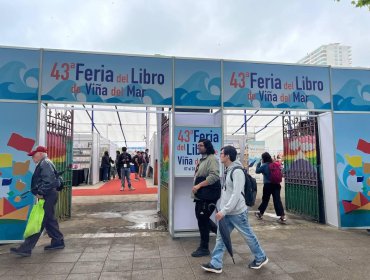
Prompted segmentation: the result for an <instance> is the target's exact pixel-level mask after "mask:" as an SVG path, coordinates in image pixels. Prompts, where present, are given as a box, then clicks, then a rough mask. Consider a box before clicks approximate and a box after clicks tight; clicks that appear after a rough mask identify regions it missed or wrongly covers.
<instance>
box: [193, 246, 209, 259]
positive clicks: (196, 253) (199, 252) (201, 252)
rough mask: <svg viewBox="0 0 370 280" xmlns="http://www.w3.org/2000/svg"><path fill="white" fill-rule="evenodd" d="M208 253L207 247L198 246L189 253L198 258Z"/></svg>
mask: <svg viewBox="0 0 370 280" xmlns="http://www.w3.org/2000/svg"><path fill="white" fill-rule="evenodd" d="M209 254H210V253H209V250H208V249H203V248H198V249H196V250H195V251H194V252H193V253H191V256H192V257H194V258H199V257H204V256H209Z"/></svg>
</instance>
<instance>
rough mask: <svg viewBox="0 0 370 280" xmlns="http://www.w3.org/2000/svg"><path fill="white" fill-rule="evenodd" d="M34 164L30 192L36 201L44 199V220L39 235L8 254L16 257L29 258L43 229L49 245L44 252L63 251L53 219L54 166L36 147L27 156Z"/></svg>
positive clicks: (56, 185)
mask: <svg viewBox="0 0 370 280" xmlns="http://www.w3.org/2000/svg"><path fill="white" fill-rule="evenodd" d="M28 155H29V156H32V160H33V161H34V163H35V164H36V168H35V171H34V173H33V175H32V181H31V192H32V193H33V194H34V195H35V196H36V197H37V198H38V199H45V203H44V211H45V215H44V220H43V222H42V227H41V230H40V232H39V233H36V234H34V235H31V236H30V237H27V238H26V239H25V240H24V242H23V243H22V244H21V245H20V246H19V247H18V248H11V249H10V252H11V253H13V254H16V255H20V256H25V257H29V256H31V252H32V249H33V248H34V247H35V245H36V243H37V241H38V240H39V238H40V236H41V233H42V231H43V229H44V228H45V230H46V232H47V233H48V235H49V237H50V238H51V244H50V245H48V246H45V247H44V250H54V249H63V248H64V240H63V234H62V233H61V232H60V230H59V225H58V221H57V220H56V218H55V204H56V203H57V201H58V192H57V190H56V188H57V187H58V180H57V178H56V170H55V167H54V164H53V163H52V162H51V161H50V160H49V159H48V158H47V149H46V147H43V146H38V147H37V148H36V150H34V151H32V152H30V153H29V154H28Z"/></svg>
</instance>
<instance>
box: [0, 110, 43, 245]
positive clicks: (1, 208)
mask: <svg viewBox="0 0 370 280" xmlns="http://www.w3.org/2000/svg"><path fill="white" fill-rule="evenodd" d="M0 112H1V118H0V127H1V137H0V240H1V241H2V242H7V241H14V240H22V239H23V232H24V229H25V227H26V222H27V218H28V215H29V213H30V210H31V208H32V205H33V202H34V196H33V195H32V194H31V193H30V188H31V178H32V173H33V169H34V163H33V162H32V160H31V158H30V157H29V156H27V153H28V152H30V151H31V150H32V148H33V146H34V144H35V139H36V131H37V125H36V123H37V104H21V103H0ZM17 112H22V114H18V113H17Z"/></svg>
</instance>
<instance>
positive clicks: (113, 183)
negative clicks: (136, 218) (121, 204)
mask: <svg viewBox="0 0 370 280" xmlns="http://www.w3.org/2000/svg"><path fill="white" fill-rule="evenodd" d="M134 178H135V176H134V175H133V174H132V175H131V183H132V186H133V187H134V188H135V190H134V191H130V190H128V188H127V182H126V187H125V190H124V191H123V192H121V191H120V189H121V181H120V180H119V179H114V180H110V181H108V182H106V183H105V184H104V185H102V186H101V187H100V188H99V189H81V190H79V189H78V187H76V188H73V190H72V195H73V196H93V195H130V194H153V193H157V190H158V188H156V187H154V188H153V187H152V188H148V187H147V185H146V180H144V179H143V178H140V181H135V180H134Z"/></svg>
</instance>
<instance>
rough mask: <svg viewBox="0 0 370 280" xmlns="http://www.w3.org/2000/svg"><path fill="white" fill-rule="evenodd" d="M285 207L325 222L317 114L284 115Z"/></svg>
mask: <svg viewBox="0 0 370 280" xmlns="http://www.w3.org/2000/svg"><path fill="white" fill-rule="evenodd" d="M283 127H284V130H283V137H284V138H283V142H284V175H285V204H286V210H287V211H289V212H293V213H295V214H299V215H301V216H304V217H306V218H310V219H313V220H315V221H318V222H324V207H323V196H322V184H321V180H320V168H319V167H320V153H319V141H318V137H317V127H318V126H317V118H316V117H296V116H284V117H283Z"/></svg>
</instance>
